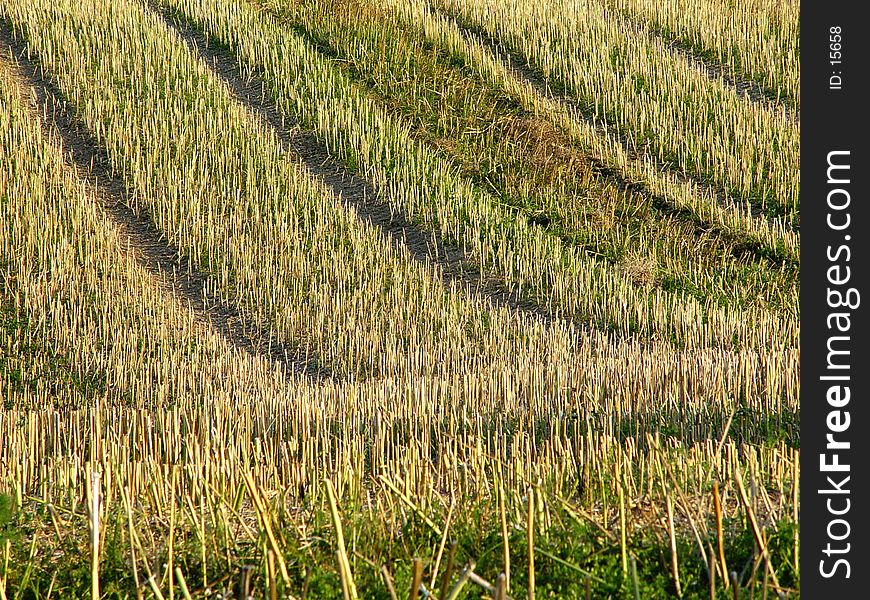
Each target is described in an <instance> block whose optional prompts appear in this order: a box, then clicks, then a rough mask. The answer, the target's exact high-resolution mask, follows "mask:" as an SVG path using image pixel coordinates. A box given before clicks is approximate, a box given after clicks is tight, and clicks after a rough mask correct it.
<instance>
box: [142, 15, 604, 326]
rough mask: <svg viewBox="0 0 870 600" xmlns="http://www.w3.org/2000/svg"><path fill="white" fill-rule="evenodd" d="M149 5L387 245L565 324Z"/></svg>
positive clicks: (211, 46)
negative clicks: (392, 200) (418, 220)
mask: <svg viewBox="0 0 870 600" xmlns="http://www.w3.org/2000/svg"><path fill="white" fill-rule="evenodd" d="M149 6H150V8H151V9H152V10H153V11H154V12H155V13H156V14H158V15H160V17H161V18H162V19H163V20H164V22H165V23H166V24H167V26H169V27H170V28H172V29H173V30H174V31H175V32H176V33H178V35H179V36H180V37H181V39H182V40H183V41H184V43H185V44H186V45H187V47H188V48H190V50H191V51H192V52H193V53H194V54H195V55H197V56H199V58H200V59H202V61H203V62H204V63H205V64H206V65H208V67H209V68H211V69H212V71H213V72H214V73H215V74H216V75H217V76H218V77H220V78H221V79H222V80H223V81H224V82H225V83H226V85H227V86H228V87H229V89H230V90H231V91H232V92H233V94H234V95H235V97H236V99H237V100H238V101H239V102H240V103H241V104H243V105H244V106H246V107H247V108H248V109H249V110H251V111H252V112H253V113H254V114H256V115H258V116H259V117H260V119H261V120H262V121H263V122H264V123H265V124H267V125H268V126H269V127H270V128H271V130H272V131H274V133H275V134H276V136H277V137H278V139H279V140H280V142H281V145H282V147H283V149H284V151H285V152H287V153H289V154H290V155H291V156H293V157H294V158H295V159H296V160H298V161H299V162H301V163H302V164H303V165H304V166H305V168H306V169H307V170H308V171H309V172H310V173H311V174H312V175H313V176H314V177H316V178H318V179H319V180H320V181H322V182H323V183H324V184H325V185H326V186H327V188H328V189H329V190H330V192H331V193H332V196H333V197H334V199H335V200H336V201H337V202H339V203H341V204H343V205H345V206H347V207H348V208H350V209H352V210H353V211H354V212H355V213H356V214H357V216H358V217H359V218H360V220H362V221H363V222H364V223H366V224H367V225H370V226H372V227H374V228H375V229H377V230H378V231H379V232H380V234H381V236H382V237H383V239H384V241H385V243H386V244H388V245H392V246H393V247H394V248H395V249H397V250H404V251H407V252H408V253H409V255H410V256H411V257H413V259H414V260H415V261H417V262H418V263H420V264H423V265H433V266H437V269H436V271H435V272H436V276H437V277H440V279H441V281H442V282H443V283H444V284H445V285H446V286H448V287H449V286H450V285H451V283H455V284H458V285H459V286H460V288H462V289H464V290H466V292H467V293H468V294H470V295H471V296H472V297H473V298H475V299H477V300H480V301H482V302H484V303H485V304H490V305H492V306H493V307H503V308H507V309H509V310H513V311H522V312H525V313H528V314H529V315H530V316H533V317H536V318H541V319H543V320H544V321H546V322H550V323H565V321H564V319H563V318H562V317H560V316H559V315H557V314H555V312H554V311H552V310H551V309H549V308H548V307H546V306H542V305H539V304H537V303H535V302H532V301H530V300H528V299H525V298H523V297H522V294H521V293H520V290H519V289H517V290H514V291H511V290H510V289H508V288H507V286H505V285H504V284H503V283H502V282H501V281H499V280H497V279H496V278H494V277H489V276H487V275H486V274H485V273H483V271H482V269H481V268H480V266H479V265H478V264H477V263H476V262H475V261H474V260H473V259H472V258H471V256H470V255H469V254H468V253H467V252H466V251H465V249H464V248H462V247H461V246H459V245H457V244H450V243H447V242H446V241H445V239H444V237H443V236H442V235H441V234H440V233H439V232H437V231H427V230H426V229H424V228H422V227H420V226H418V225H416V224H414V223H413V222H412V221H411V218H410V217H409V216H408V215H407V214H405V213H404V211H402V210H401V208H400V207H397V206H395V205H391V204H389V203H388V202H385V201H383V200H382V197H383V190H382V189H380V188H379V186H377V185H376V184H375V183H372V182H371V181H370V180H368V179H366V178H364V177H362V176H361V175H359V174H357V173H355V172H353V171H351V170H350V169H349V168H348V167H347V165H345V164H343V163H342V161H341V160H340V159H338V158H336V157H335V156H333V155H332V154H330V153H329V151H328V149H327V147H326V144H325V143H323V142H322V141H321V140H320V139H319V138H318V136H317V135H316V133H315V132H313V131H310V130H306V129H302V128H301V124H300V123H298V122H297V121H295V119H293V118H292V117H290V116H288V115H286V114H282V113H281V112H280V111H279V110H278V107H277V106H276V105H275V103H274V102H273V101H271V94H270V93H269V92H268V91H267V86H266V84H265V82H264V81H263V80H262V79H261V78H260V77H258V76H256V75H250V76H247V77H246V76H244V75H243V74H242V73H241V72H240V70H239V63H238V61H237V59H236V57H234V56H233V55H232V54H231V53H229V52H228V51H225V50H224V49H222V48H221V46H220V44H219V42H218V41H217V40H215V39H211V38H209V37H207V36H206V35H205V34H204V33H203V32H202V31H200V30H199V29H196V28H195V27H193V26H192V25H191V24H189V23H186V22H183V21H182V20H181V19H180V18H179V17H178V16H176V15H172V14H170V12H169V11H168V10H167V9H166V8H164V7H161V6H159V5H156V4H154V3H149ZM576 325H577V326H578V327H579V328H580V329H589V328H592V325H590V324H586V323H577V324H576Z"/></svg>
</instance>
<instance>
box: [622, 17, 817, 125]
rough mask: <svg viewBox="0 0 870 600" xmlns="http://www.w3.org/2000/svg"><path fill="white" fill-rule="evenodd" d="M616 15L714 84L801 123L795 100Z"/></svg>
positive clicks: (650, 26)
mask: <svg viewBox="0 0 870 600" xmlns="http://www.w3.org/2000/svg"><path fill="white" fill-rule="evenodd" d="M610 12H612V13H613V16H614V17H615V18H617V19H620V20H622V21H624V22H625V23H627V24H628V25H629V26H630V27H632V28H634V29H635V31H637V32H638V35H650V36H654V37H657V38H659V39H660V40H662V41H663V42H664V43H666V44H667V45H668V46H670V47H671V48H673V49H674V51H675V52H677V53H679V54H680V55H682V56H683V57H684V58H685V59H686V60H687V61H688V62H690V63H692V64H693V65H694V66H695V67H696V68H698V69H699V70H701V71H702V72H703V73H704V74H705V75H706V76H707V77H709V78H710V79H712V80H714V81H719V80H720V79H721V80H722V81H724V82H725V84H726V85H728V86H729V87H731V88H733V89H734V91H736V92H737V93H738V94H739V95H740V96H743V97H746V98H749V99H750V100H751V101H752V102H756V103H758V104H764V105H766V106H767V107H768V108H770V109H774V110H776V109H780V108H781V109H783V110H785V112H786V114H787V115H788V116H789V118H790V119H792V120H793V121H795V122H799V121H800V111H799V110H797V109H796V108H795V103H794V100H793V99H792V98H791V97H789V96H783V95H782V94H778V93H777V92H776V90H774V89H771V88H769V87H767V86H765V85H763V84H761V83H759V82H757V81H752V80H750V79H746V78H741V77H740V76H739V74H737V73H735V71H734V68H732V67H731V66H730V65H726V64H723V63H721V62H719V61H717V60H715V59H713V58H710V57H708V56H705V55H704V54H703V53H701V52H699V51H698V50H697V49H696V48H694V47H693V46H691V45H690V44H688V43H686V42H683V41H681V40H679V39H677V38H676V37H674V36H672V35H669V34H668V33H666V32H664V31H663V30H662V29H660V28H659V27H656V26H655V25H653V24H652V23H643V22H641V21H639V20H637V19H633V18H631V17H630V16H628V15H626V14H624V13H622V12H620V11H610Z"/></svg>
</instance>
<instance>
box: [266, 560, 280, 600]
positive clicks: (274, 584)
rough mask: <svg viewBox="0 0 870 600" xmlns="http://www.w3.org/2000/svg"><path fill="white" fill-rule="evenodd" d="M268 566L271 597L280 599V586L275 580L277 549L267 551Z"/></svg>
mask: <svg viewBox="0 0 870 600" xmlns="http://www.w3.org/2000/svg"><path fill="white" fill-rule="evenodd" d="M266 560H267V562H266V568H267V569H268V572H269V597H270V599H271V600H278V586H277V582H276V581H275V551H274V550H272V549H271V548H270V549H269V550H267V551H266Z"/></svg>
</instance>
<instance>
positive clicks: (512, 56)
mask: <svg viewBox="0 0 870 600" xmlns="http://www.w3.org/2000/svg"><path fill="white" fill-rule="evenodd" d="M429 10H430V11H432V13H433V14H437V15H441V16H443V17H445V18H447V19H449V20H450V21H451V22H452V23H453V24H454V25H455V26H456V28H457V29H458V30H459V31H460V32H461V33H462V35H464V36H465V37H466V38H467V39H469V40H472V41H477V42H479V43H480V44H481V45H482V46H483V47H485V48H487V49H488V50H489V51H490V52H492V54H493V56H495V57H497V58H499V59H501V60H503V61H504V64H505V66H506V67H507V68H508V70H509V71H511V72H512V73H513V74H514V76H516V77H517V78H518V79H520V80H521V81H524V82H526V83H528V84H529V85H531V86H532V89H534V90H535V91H536V92H538V93H539V94H541V95H542V96H543V97H545V98H550V99H552V100H555V101H557V102H560V103H561V104H562V105H564V106H565V107H566V108H568V109H570V111H571V113H572V114H574V115H576V116H577V117H578V118H580V119H582V120H583V122H584V123H586V124H588V125H591V126H593V127H594V128H595V130H596V131H598V132H599V134H600V135H603V136H611V137H613V138H614V139H615V140H617V141H618V142H619V143H620V144H621V145H622V148H623V150H624V151H625V153H626V155H627V156H628V157H629V158H631V159H633V160H639V159H646V160H649V161H652V162H653V164H654V165H655V167H656V169H657V170H659V171H662V172H668V173H671V174H673V175H674V176H675V177H676V178H677V180H678V181H680V182H683V183H684V182H692V183H693V184H694V185H695V186H696V187H697V188H698V189H699V191H701V192H702V193H710V194H712V195H713V197H714V198H716V201H717V202H718V204H719V205H720V206H721V207H722V208H724V209H726V210H732V209H737V210H739V211H740V212H744V213H745V212H746V204H745V203H744V202H743V201H742V200H738V199H737V198H734V197H733V196H732V195H731V194H729V193H728V192H727V191H726V190H725V189H723V188H722V187H721V186H719V185H716V184H713V183H710V182H709V181H706V180H703V179H699V178H697V177H689V176H686V175H684V174H683V173H681V172H680V171H678V170H677V169H675V168H673V167H670V166H668V165H666V164H665V163H663V162H662V161H661V160H660V159H658V158H657V157H656V156H654V155H652V154H644V155H640V154H638V152H637V151H636V150H635V149H633V148H632V147H631V145H630V144H629V142H628V139H627V138H626V136H625V135H624V134H622V133H621V132H620V131H619V130H618V129H617V128H609V127H607V125H606V123H605V122H604V121H603V120H602V119H600V118H599V119H594V118H593V116H592V115H591V114H590V113H589V111H588V110H587V109H586V107H584V106H583V105H582V104H581V103H580V102H578V101H576V100H574V99H572V98H570V97H569V96H568V95H567V94H566V93H564V91H563V90H562V89H561V88H560V87H559V86H553V85H551V83H550V81H548V80H547V79H546V78H545V77H543V76H542V75H541V74H540V73H539V72H538V71H536V70H535V69H534V68H533V67H530V66H529V65H528V64H527V63H526V61H525V59H523V57H521V56H520V55H519V54H517V53H516V52H514V51H513V50H511V49H510V48H508V47H507V45H506V44H504V43H503V42H502V41H501V40H499V39H498V38H495V37H493V36H491V35H489V34H488V33H487V32H485V31H483V30H482V29H480V28H479V27H474V26H471V25H467V24H466V23H465V22H464V21H463V19H461V18H460V17H458V16H457V15H454V14H452V13H451V12H448V11H444V10H441V9H438V8H435V7H433V6H431V5H429ZM607 172H608V173H609V174H613V170H608V171H607ZM636 185H639V186H640V187H642V188H643V189H644V191H648V190H647V189H646V186H644V185H643V184H636ZM751 214H752V216H753V217H754V218H757V219H765V220H766V221H767V222H768V223H770V224H771V225H783V226H784V227H785V228H786V230H790V231H795V230H797V227H795V226H794V225H793V224H792V223H791V221H790V220H788V219H786V218H784V217H772V216H770V215H768V214H766V213H765V212H764V211H763V210H762V209H761V207H760V206H759V205H758V204H753V205H752V210H751Z"/></svg>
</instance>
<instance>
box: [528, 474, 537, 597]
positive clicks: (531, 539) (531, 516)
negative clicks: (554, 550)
mask: <svg viewBox="0 0 870 600" xmlns="http://www.w3.org/2000/svg"><path fill="white" fill-rule="evenodd" d="M526 544H527V546H528V548H529V587H528V598H529V600H535V488H533V487H530V488H529V507H528V514H527V517H526Z"/></svg>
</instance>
